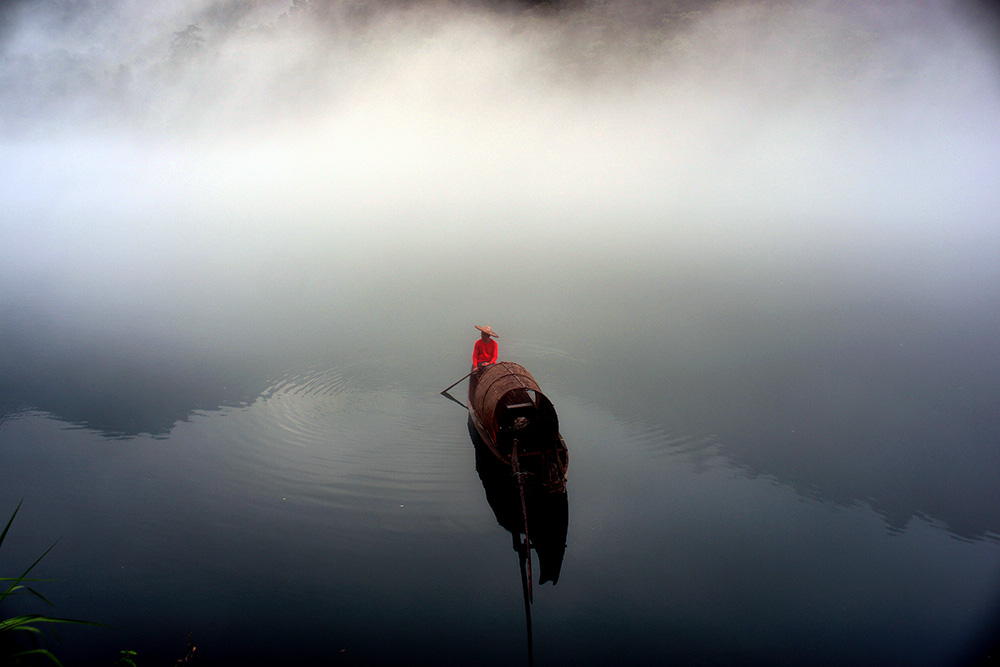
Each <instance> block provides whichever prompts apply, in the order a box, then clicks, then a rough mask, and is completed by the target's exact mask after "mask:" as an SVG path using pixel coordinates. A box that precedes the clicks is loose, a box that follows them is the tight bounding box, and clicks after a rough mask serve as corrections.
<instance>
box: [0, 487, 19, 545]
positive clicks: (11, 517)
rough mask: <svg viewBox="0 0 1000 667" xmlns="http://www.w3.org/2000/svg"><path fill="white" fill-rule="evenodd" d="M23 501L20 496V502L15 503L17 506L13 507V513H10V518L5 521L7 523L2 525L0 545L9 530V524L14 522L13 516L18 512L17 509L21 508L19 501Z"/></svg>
mask: <svg viewBox="0 0 1000 667" xmlns="http://www.w3.org/2000/svg"><path fill="white" fill-rule="evenodd" d="M23 502H24V498H21V502H19V503H18V504H17V507H15V508H14V513H13V514H11V515H10V519H9V520H8V521H7V525H6V526H4V528H3V532H2V533H0V545H2V544H3V538H5V537H7V531H8V530H10V524H12V523H14V517H16V516H17V512H18V510H20V509H21V503H23Z"/></svg>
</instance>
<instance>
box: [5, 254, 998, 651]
mask: <svg viewBox="0 0 1000 667" xmlns="http://www.w3.org/2000/svg"><path fill="white" fill-rule="evenodd" d="M591 275H592V274H591ZM452 278H454V279H455V282H452ZM459 278H460V276H458V275H455V276H451V275H449V274H446V273H439V274H437V275H436V276H435V277H434V280H428V281H426V282H425V283H419V284H416V285H415V286H414V285H411V286H410V287H409V288H407V287H405V286H403V285H402V282H401V283H400V284H399V285H396V287H397V288H398V289H390V290H385V291H383V292H381V293H380V294H381V297H380V298H381V300H378V299H376V298H375V297H374V296H372V295H369V296H372V300H370V301H366V300H365V298H363V296H364V295H362V296H359V297H358V300H357V303H354V304H347V305H342V306H341V310H337V311H335V312H333V314H330V313H328V312H327V313H325V314H324V316H323V317H319V316H315V315H314V316H312V317H311V319H310V318H306V319H292V318H290V317H288V318H287V319H286V320H284V322H283V324H284V330H283V332H279V333H278V334H275V333H274V332H271V333H267V334H265V333H261V332H260V331H258V330H256V329H254V326H255V325H254V324H253V322H249V321H248V323H247V325H246V328H244V329H240V328H238V327H232V328H230V329H228V330H225V331H222V333H219V332H213V333H212V335H209V334H205V333H204V332H201V333H200V334H194V333H192V332H191V331H188V332H187V333H188V335H187V337H186V338H185V336H184V335H177V336H167V335H158V334H157V333H156V328H155V327H149V328H148V329H146V330H141V331H140V330H138V329H136V330H129V329H128V327H122V326H119V324H120V323H115V322H111V323H110V324H109V322H106V321H105V322H100V323H95V322H90V323H89V326H88V323H87V321H86V318H83V319H82V320H81V319H78V320H75V321H70V320H69V319H64V320H60V319H59V318H56V317H53V316H51V315H47V314H45V312H43V311H40V310H38V309H34V308H33V307H31V306H30V305H27V306H26V305H24V304H20V305H18V304H16V303H13V302H11V303H10V304H9V305H6V306H4V308H5V312H4V314H3V321H4V325H3V337H4V339H3V346H4V349H3V356H2V364H3V367H2V371H3V376H4V378H5V379H4V383H3V388H2V394H0V410H2V413H0V509H2V510H3V512H5V513H9V512H10V511H12V510H13V508H14V506H15V505H16V503H17V502H18V500H20V499H21V498H23V499H24V506H23V509H22V512H21V514H20V515H19V516H18V518H17V521H16V523H15V525H14V528H13V529H12V531H11V534H10V536H9V538H8V543H7V544H5V545H4V547H3V552H2V553H0V564H2V566H3V570H4V573H5V574H10V573H11V572H12V571H13V570H15V569H19V568H21V567H23V566H26V565H27V564H30V562H31V561H32V560H33V559H34V558H35V557H36V556H37V555H38V554H39V553H41V551H43V550H44V549H45V548H47V547H48V546H49V545H50V544H51V543H52V542H54V541H56V540H58V541H59V542H58V545H57V546H56V547H55V549H53V551H52V552H51V553H50V554H49V555H48V556H47V557H46V559H45V560H44V561H43V563H42V565H41V566H40V567H39V571H38V574H39V575H40V576H44V577H46V578H52V579H55V580H58V581H52V582H46V583H44V584H43V585H42V587H43V590H44V592H45V594H46V596H47V597H48V598H49V599H51V600H52V601H53V602H54V603H55V604H56V605H57V607H58V612H59V613H61V614H65V615H68V616H74V617H80V618H86V619H93V620H97V621H100V622H103V623H106V624H108V625H110V626H111V628H108V629H100V628H98V629H90V628H88V629H77V628H68V629H65V630H63V631H62V632H61V633H60V635H61V637H62V640H61V641H60V642H59V643H58V644H56V645H55V648H56V649H57V653H58V654H59V655H61V656H62V657H63V658H64V661H65V663H66V664H67V665H74V664H78V665H90V664H102V665H108V664H111V663H112V662H113V661H114V659H115V658H116V657H117V654H118V652H119V651H120V650H123V649H132V650H136V651H138V653H139V655H138V659H139V664H141V665H156V664H172V662H173V661H174V660H176V659H177V658H179V657H181V656H182V655H183V653H184V648H185V645H186V642H187V637H188V634H189V633H192V636H193V638H194V640H195V642H196V643H197V645H198V652H199V654H200V660H201V664H205V665H211V664H214V665H228V664H266V663H268V662H270V663H271V664H404V663H408V664H439V665H469V664H481V665H512V664H526V662H527V650H526V638H525V617H524V607H523V601H522V590H521V582H520V574H519V566H518V557H517V554H516V553H515V551H514V550H513V549H512V545H511V536H510V535H509V534H508V533H507V532H506V531H505V530H504V529H503V528H502V527H501V526H500V525H498V523H497V520H496V517H495V516H494V514H493V511H492V510H491V508H490V506H489V505H488V504H487V500H486V495H485V492H484V489H483V485H482V481H481V479H480V476H479V475H478V474H477V471H476V460H475V451H474V448H473V445H472V442H471V441H470V438H469V432H468V430H467V427H466V416H465V413H464V412H463V410H462V409H461V408H460V407H459V406H457V405H455V404H454V403H452V402H449V401H447V400H445V399H444V398H442V397H441V396H440V395H439V393H438V392H439V391H440V390H441V389H442V388H444V387H445V386H447V385H448V384H450V383H451V382H453V381H454V380H455V379H457V378H458V377H460V376H461V375H462V374H463V373H464V372H466V370H467V364H468V360H467V357H469V356H470V354H471V346H472V343H473V342H474V340H475V335H474V334H475V333H476V332H475V331H474V330H473V329H472V324H474V322H473V321H471V320H472V319H476V320H477V321H479V320H480V319H481V320H482V323H487V322H488V323H490V324H492V325H493V326H494V328H496V329H497V330H499V331H500V332H501V334H502V336H503V337H502V338H501V339H500V343H501V357H502V358H506V359H510V360H516V361H518V362H520V363H522V364H524V365H525V366H526V367H527V368H529V370H531V371H532V373H533V374H534V375H535V377H536V379H537V380H538V381H539V383H540V384H541V386H542V388H543V390H545V391H546V393H547V394H548V395H549V396H550V397H551V398H552V400H553V402H554V403H555V405H556V409H557V411H558V413H559V417H560V420H561V426H562V432H563V435H564V436H565V439H566V441H567V444H568V446H569V450H570V468H569V493H568V499H569V527H568V536H567V549H566V553H565V558H564V561H563V564H562V570H561V573H560V576H559V580H558V583H557V585H555V586H553V585H551V584H546V585H544V586H537V585H536V586H535V588H534V604H533V606H532V609H531V612H532V623H533V633H534V655H535V664H537V665H581V664H595V665H597V664H611V663H619V662H620V663H622V664H633V665H635V664H665V663H673V664H776V665H802V664H830V665H843V664H855V665H872V664H907V665H921V664H926V665H936V664H962V663H968V662H970V661H972V660H973V659H975V658H978V657H981V656H983V655H985V653H986V650H987V647H988V645H989V642H990V640H991V639H992V638H993V633H994V631H995V630H996V629H997V628H998V627H1000V624H998V617H997V611H998V603H1000V490H998V489H1000V485H998V484H997V482H998V481H1000V480H998V477H1000V472H998V471H1000V453H998V450H997V443H998V442H1000V421H998V420H997V419H996V408H997V404H998V402H997V401H998V398H1000V379H998V378H1000V373H998V371H1000V368H998V364H1000V339H998V337H997V334H996V332H997V331H998V328H997V324H998V322H997V315H996V313H997V312H1000V310H998V309H997V308H996V307H995V306H996V305H997V304H995V303H992V302H990V303H983V302H982V301H979V302H976V303H966V302H961V301H947V302H935V303H920V301H919V299H916V300H914V299H911V300H907V299H901V298H888V297H887V296H886V294H884V293H879V292H877V291H875V292H871V291H866V289H860V288H859V289H853V288H852V289H848V290H847V291H846V292H845V294H846V296H842V297H838V298H832V297H830V296H829V294H826V293H824V294H825V297H824V295H823V294H820V293H819V292H818V291H817V290H816V289H814V288H813V287H809V286H808V285H804V284H803V283H801V282H796V281H795V277H794V276H788V278H789V279H790V280H789V282H787V283H786V282H783V281H778V280H773V281H772V280H770V279H768V278H767V277H766V276H758V280H757V282H755V283H750V286H748V283H747V282H745V280H744V278H745V276H735V277H734V276H732V275H731V276H730V277H729V278H726V279H721V280H720V281H716V282H711V281H708V280H701V279H700V278H699V277H698V276H697V275H695V276H693V277H692V276H691V275H690V274H685V273H683V272H679V271H678V272H676V273H670V272H668V271H666V270H664V271H663V272H661V273H659V274H655V273H654V274H653V275H649V274H643V275H639V274H638V273H634V274H629V273H628V272H625V273H624V274H623V273H618V274H617V276H612V275H611V274H609V275H608V276H604V277H603V278H601V279H600V280H596V279H595V280H594V281H593V282H592V283H587V282H585V281H571V282H567V284H571V285H573V289H564V288H565V287H566V286H567V284H561V283H559V282H558V280H556V279H552V280H550V281H549V282H548V283H546V282H545V281H544V280H542V282H541V283H536V285H539V284H540V285H541V288H540V290H539V291H537V292H536V293H535V296H534V297H533V300H532V301H531V302H518V301H517V299H514V298H511V297H507V298H506V300H496V301H495V302H494V303H479V304H476V302H475V297H476V288H475V286H474V285H468V284H465V285H463V284H462V283H460V282H458V279H459ZM702 278H704V276H702ZM449 284H451V285H452V291H451V292H448V291H447V290H445V289H442V286H444V285H449ZM865 287H866V288H867V287H870V285H868V286H865ZM387 294H393V295H394V296H386V295H387ZM615 295H617V298H615ZM820 297H823V298H820ZM473 305H476V306H478V307H471V306H473ZM308 307H309V304H308V303H307V304H305V306H303V308H304V309H305V310H308ZM274 310H275V309H272V310H271V311H269V312H267V313H265V316H264V317H262V318H261V319H262V320H263V319H266V317H270V316H272V315H274V316H275V317H279V316H282V315H284V316H286V317H287V315H288V314H287V313H286V312H282V313H278V314H276V313H275V312H274ZM305 310H304V311H303V312H305ZM158 317H161V318H163V319H167V316H166V315H162V314H161V315H158ZM171 317H173V315H171ZM154 319H155V318H154ZM250 319H252V318H250ZM81 322H83V324H81ZM174 328H175V329H176V330H180V331H182V332H183V331H184V327H182V326H175V327H174ZM463 392H464V384H462V385H459V387H457V388H456V390H455V392H454V393H455V395H456V396H458V397H460V398H461V397H462V396H463ZM3 611H4V613H7V614H12V613H13V610H12V609H5V610H3Z"/></svg>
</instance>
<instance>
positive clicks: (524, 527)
mask: <svg viewBox="0 0 1000 667" xmlns="http://www.w3.org/2000/svg"><path fill="white" fill-rule="evenodd" d="M468 427H469V437H470V438H472V444H473V446H474V447H475V451H476V472H477V473H479V479H480V480H481V481H482V483H483V490H484V491H485V492H486V502H488V503H489V505H490V508H491V509H492V510H493V514H494V515H495V516H496V519H497V523H499V524H500V525H501V526H502V527H503V528H504V530H506V531H507V532H509V533H510V534H511V541H512V545H513V549H514V551H515V552H516V553H517V555H518V561H519V563H520V568H521V588H522V592H523V594H524V613H525V622H526V625H527V635H528V664H529V665H532V664H533V663H534V649H533V643H532V634H531V602H532V598H533V594H532V581H531V580H532V567H531V552H532V551H534V552H535V556H536V559H537V562H538V568H537V571H538V575H537V576H538V584H539V585H541V584H545V583H548V582H551V583H552V584H553V585H555V584H556V582H557V581H558V580H559V573H560V571H561V570H562V563H563V558H564V556H565V554H566V534H567V531H568V528H569V500H568V498H567V495H566V490H565V486H564V487H563V489H562V490H561V491H559V492H552V491H551V490H550V489H548V488H546V486H545V485H544V483H542V482H540V481H539V480H534V481H535V482H536V483H532V481H533V480H531V479H530V477H529V478H528V479H527V480H525V482H524V483H523V485H521V488H520V489H519V488H518V487H519V484H518V480H517V478H516V477H515V476H514V474H513V473H512V471H511V468H510V466H508V465H506V464H505V463H504V462H503V461H500V460H499V459H498V458H497V457H496V456H494V454H493V452H492V451H491V450H490V448H489V447H488V446H487V444H486V442H485V441H484V440H483V439H482V437H480V435H479V432H478V431H477V430H476V428H475V426H474V425H473V422H472V419H471V418H470V419H469V422H468ZM522 491H523V493H524V501H523V504H522V499H521V493H522Z"/></svg>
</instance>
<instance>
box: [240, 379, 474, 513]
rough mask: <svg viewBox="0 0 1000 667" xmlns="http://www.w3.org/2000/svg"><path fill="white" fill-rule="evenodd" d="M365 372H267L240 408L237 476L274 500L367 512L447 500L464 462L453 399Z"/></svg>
mask: <svg viewBox="0 0 1000 667" xmlns="http://www.w3.org/2000/svg"><path fill="white" fill-rule="evenodd" d="M365 370H366V369H365V368H364V367H361V366H350V367H344V366H336V367H327V368H308V369H305V370H301V371H288V372H286V373H283V374H282V375H281V376H279V377H277V378H276V379H275V380H274V381H273V382H272V383H271V384H270V386H269V387H268V388H267V390H265V391H264V392H262V393H261V395H260V397H259V398H258V399H257V400H256V401H254V402H253V403H252V404H251V405H250V406H248V407H247V408H246V409H245V410H241V411H240V412H241V415H240V417H239V419H240V421H241V424H240V425H239V427H238V428H239V432H240V437H241V438H242V439H244V443H242V444H241V445H240V447H239V448H238V449H239V450H240V452H241V453H240V456H241V463H240V465H242V466H245V467H246V466H248V467H249V468H250V470H248V471H247V475H245V476H243V479H244V480H247V479H250V480H257V481H256V482H255V483H257V484H261V485H273V486H276V487H280V488H281V489H282V492H281V495H282V496H283V497H288V496H297V497H299V498H300V499H302V500H303V501H305V502H308V503H311V504H319V505H323V506H326V507H331V506H333V507H343V508H352V509H358V508H359V507H360V506H362V505H363V506H364V508H365V511H368V512H373V511H380V510H379V508H383V511H388V509H389V508H392V509H398V508H399V506H400V504H407V503H414V502H416V503H428V502H430V503H434V502H444V501H446V500H447V499H448V498H453V489H454V487H455V485H456V484H460V483H465V479H464V478H465V477H467V476H468V472H469V471H468V469H467V467H468V466H467V465H466V464H467V463H468V462H467V461H465V459H466V458H470V460H471V455H469V454H468V452H466V451H465V450H467V449H468V448H469V447H470V445H469V443H468V438H467V434H466V433H465V432H464V429H463V428H460V424H461V423H462V420H463V419H464V415H460V414H458V413H459V412H460V410H459V409H458V406H455V405H453V404H450V403H448V402H447V401H443V400H441V397H440V396H438V395H437V394H436V393H433V392H428V391H426V390H424V389H421V388H415V387H408V386H406V385H404V384H401V383H398V382H390V383H379V382H373V379H374V378H373V377H372V376H370V375H366V374H365ZM375 375H377V372H376V373H375ZM452 422H454V425H455V428H451V427H450V425H452ZM463 438H464V440H463Z"/></svg>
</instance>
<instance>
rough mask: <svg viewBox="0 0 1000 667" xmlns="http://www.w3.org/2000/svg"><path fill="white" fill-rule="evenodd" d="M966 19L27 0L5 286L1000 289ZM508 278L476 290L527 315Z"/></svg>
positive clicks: (986, 131) (203, 309)
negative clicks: (787, 283) (475, 278)
mask: <svg viewBox="0 0 1000 667" xmlns="http://www.w3.org/2000/svg"><path fill="white" fill-rule="evenodd" d="M973 19H974V12H972V10H971V8H970V7H969V6H965V5H961V4H954V5H950V4H948V3H930V2H928V3H888V4H887V3H842V2H832V1H831V2H818V3H807V4H797V3H795V4H786V3H782V2H762V3H756V2H754V3H751V2H746V3H739V2H709V3H701V4H696V3H686V4H685V3H676V4H674V5H669V6H666V5H663V6H661V5H657V4H656V3H650V4H649V5H645V4H642V3H601V4H597V3H587V2H582V3H577V4H566V5H563V6H556V7H548V6H541V7H538V6H530V5H529V6H526V5H502V6H496V7H492V8H491V7H483V6H477V5H471V4H470V5H461V4H447V3H444V4H441V3H415V4H392V3H386V4H385V5H379V4H377V3H360V2H347V1H346V0H345V1H344V2H334V1H329V2H295V3H287V2H255V3H234V4H228V3H224V2H209V1H208V0H197V1H196V0H192V1H188V2H177V3H169V4H168V5H166V6H160V7H157V8H156V9H155V10H154V11H152V12H151V11H150V9H149V8H148V6H146V4H145V3H139V2H130V1H126V0H122V1H120V2H113V3H96V2H61V3H44V5H40V4H39V3H20V4H14V5H11V6H10V8H9V9H8V10H7V11H6V17H5V21H4V23H3V24H2V27H0V34H2V47H0V56H2V60H0V82H2V84H0V90H2V91H3V92H2V93H0V96H2V98H0V105H2V109H3V111H2V113H0V141H2V145H0V172H2V173H0V180H2V182H3V184H4V186H3V189H4V208H3V213H2V214H0V226H2V233H3V237H4V243H3V244H2V248H0V279H2V281H3V283H4V285H5V290H4V293H5V296H4V299H5V300H7V301H8V303H16V304H21V306H24V305H25V304H30V307H31V308H32V309H35V310H39V311H41V312H44V313H47V316H52V317H56V318H63V319H65V320H67V321H74V320H76V319H78V318H84V319H87V320H88V321H90V322H91V324H90V326H97V327H100V326H107V327H109V328H118V327H122V326H128V327H148V328H149V329H152V330H157V331H161V332H162V331H165V330H167V329H171V328H172V329H176V330H177V331H186V332H190V331H191V330H192V329H198V330H204V329H205V328H206V327H208V328H211V327H212V326H216V327H224V328H225V329H227V330H230V329H234V328H237V329H238V328H240V327H245V326H246V323H247V321H248V320H253V319H254V318H259V319H260V320H261V321H262V322H263V321H269V320H272V319H282V318H281V317H277V318H276V317H275V316H276V315H280V314H281V313H284V314H285V316H286V317H285V318H284V319H285V321H286V323H287V319H288V318H292V317H299V316H302V315H303V314H305V313H311V314H312V316H313V317H315V316H316V313H326V314H328V316H329V317H330V318H331V319H336V320H337V321H338V322H339V326H341V327H343V326H346V325H345V323H344V320H345V319H349V318H350V317H352V316H360V315H359V310H363V309H364V308H365V307H367V305H368V304H375V303H381V304H382V305H383V307H386V308H400V309H401V313H406V316H407V317H408V318H410V319H411V320H413V319H417V318H419V309H420V306H421V305H422V304H426V303H427V302H428V301H431V300H436V301H438V302H440V301H441V300H444V303H445V304H450V305H453V306H454V307H455V308H456V309H465V308H466V307H467V306H468V305H469V304H470V302H475V301H476V298H477V297H476V296H475V292H476V290H475V288H474V287H472V286H471V285H470V282H469V277H470V275H476V273H477V272H481V273H482V274H483V275H484V279H488V278H486V276H491V277H493V278H500V277H502V276H503V275H504V274H505V273H507V272H511V273H515V274H521V275H530V276H532V277H533V278H535V279H540V281H539V282H540V284H541V285H542V286H543V287H542V289H543V290H548V292H547V293H548V295H549V296H550V297H551V299H550V301H556V300H558V297H559V295H560V294H565V293H567V292H571V291H573V290H578V289H592V290H593V291H594V294H598V295H599V294H600V283H601V281H602V277H606V276H611V275H614V276H619V277H621V276H625V277H626V279H628V280H631V281H632V282H633V283H634V285H635V286H636V287H641V286H642V285H645V286H646V288H647V289H652V291H653V292H655V291H656V287H655V286H654V287H652V288H651V287H650V283H649V282H648V281H649V279H650V275H651V274H653V273H656V272H658V271H661V270H662V269H663V267H672V268H671V270H673V271H675V272H676V274H677V275H679V274H683V273H684V272H689V273H693V274H695V275H698V276H701V278H702V279H703V280H704V281H709V282H712V281H720V280H721V281H722V283H723V284H726V285H729V286H731V287H732V288H734V289H735V288H738V286H739V285H742V284H745V282H746V281H748V280H749V281H754V280H760V279H761V277H763V276H767V277H769V278H774V279H779V278H780V279H784V278H788V279H790V280H794V281H798V282H802V281H806V282H807V283H808V284H809V285H810V286H811V287H809V292H810V296H811V297H813V298H820V299H822V298H836V297H837V295H838V294H839V293H841V292H844V291H847V292H858V293H861V292H864V291H865V290H868V289H871V288H872V287H873V286H876V285H877V286H878V289H880V290H888V291H889V292H890V293H892V294H893V295H895V296H897V297H899V298H910V299H916V300H918V301H920V302H922V303H928V302H929V303H948V302H952V301H954V300H956V299H959V300H963V301H967V302H970V303H977V302H980V301H982V299H987V300H989V301H992V300H993V299H994V298H995V295H996V292H997V286H998V285H1000V275H998V269H997V268H996V262H995V257H996V256H997V255H998V252H997V251H998V250H1000V232H998V229H1000V226H998V224H997V223H998V222H1000V220H998V217H1000V216H998V213H997V210H998V206H997V204H998V192H997V190H998V188H997V187H996V184H995V181H996V174H997V173H1000V150H997V149H998V148H1000V124H998V121H997V118H1000V90H998V78H997V76H996V75H997V71H998V70H997V65H998V60H1000V59H998V55H997V50H996V44H995V43H994V42H993V37H994V35H992V34H991V33H990V32H989V29H990V27H989V26H986V25H984V23H983V22H981V21H979V22H976V21H974V20H973ZM569 265H572V266H574V267H577V268H580V267H588V266H589V268H588V269H587V270H588V271H589V274H590V275H592V276H594V278H593V284H592V285H590V286H589V287H588V285H581V283H580V281H579V279H578V278H576V277H574V278H572V279H570V278H563V277H561V274H562V273H563V272H562V269H563V268H565V267H566V266H569ZM412 275H420V276H422V280H423V281H424V282H423V284H424V285H434V286H435V288H434V289H430V290H418V289H417V288H415V287H413V282H412V280H411V279H410V276H412ZM577 275H578V273H577ZM654 282H655V280H654ZM669 283H670V281H669V280H668V281H667V282H666V283H663V282H662V281H661V282H660V283H657V285H658V286H659V287H667V286H669V285H668V284H669ZM456 285H461V287H458V288H456V287H455V286H456ZM501 292H502V293H501V294H495V295H491V296H487V297H481V300H480V303H477V304H476V306H477V307H479V308H482V309H483V310H485V311H489V310H490V309H493V310H494V311H503V312H507V311H514V310H517V309H518V308H531V307H536V308H537V307H539V306H538V305H537V304H531V303H525V302H524V300H523V298H522V297H518V296H517V295H516V294H513V293H512V291H511V290H501ZM605 296H607V298H609V299H613V298H614V297H613V295H605ZM758 296H759V295H758ZM602 298H603V297H602ZM761 298H763V297H761ZM19 307H20V306H19ZM568 308H569V307H568V306H567V307H566V309H568ZM262 313H264V314H262ZM95 315H96V316H95ZM557 316H558V317H566V318H569V317H571V314H570V313H568V310H567V311H564V312H562V313H561V314H559V313H557ZM94 322H104V323H105V324H103V325H100V324H94ZM330 325H331V324H330V322H329V321H327V320H324V319H322V318H321V322H320V324H318V325H317V326H318V327H319V328H320V329H323V328H324V327H327V326H330ZM259 326H266V325H264V324H262V323H259ZM281 328H282V329H287V326H286V325H285V324H283V325H282V327H281Z"/></svg>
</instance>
